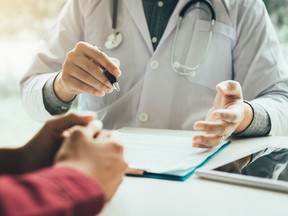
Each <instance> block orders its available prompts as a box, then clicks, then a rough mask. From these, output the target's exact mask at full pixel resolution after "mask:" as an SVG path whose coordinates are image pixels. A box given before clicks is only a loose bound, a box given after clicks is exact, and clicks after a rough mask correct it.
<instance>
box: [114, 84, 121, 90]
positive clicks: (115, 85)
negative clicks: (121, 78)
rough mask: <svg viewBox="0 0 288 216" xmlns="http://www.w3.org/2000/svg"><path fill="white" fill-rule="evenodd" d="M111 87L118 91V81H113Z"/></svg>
mask: <svg viewBox="0 0 288 216" xmlns="http://www.w3.org/2000/svg"><path fill="white" fill-rule="evenodd" d="M113 88H114V89H115V90H116V91H120V86H119V83H118V82H115V83H114V84H113Z"/></svg>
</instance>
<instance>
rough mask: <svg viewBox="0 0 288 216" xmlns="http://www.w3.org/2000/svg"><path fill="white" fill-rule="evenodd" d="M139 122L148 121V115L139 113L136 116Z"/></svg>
mask: <svg viewBox="0 0 288 216" xmlns="http://www.w3.org/2000/svg"><path fill="white" fill-rule="evenodd" d="M138 118H139V120H140V121H141V122H147V121H148V120H149V115H148V114H147V113H144V112H143V113H140V114H139V116H138Z"/></svg>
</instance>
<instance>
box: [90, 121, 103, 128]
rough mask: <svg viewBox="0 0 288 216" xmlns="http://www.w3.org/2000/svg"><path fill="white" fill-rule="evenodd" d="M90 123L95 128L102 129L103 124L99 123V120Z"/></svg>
mask: <svg viewBox="0 0 288 216" xmlns="http://www.w3.org/2000/svg"><path fill="white" fill-rule="evenodd" d="M91 123H92V124H93V125H95V127H96V128H99V129H101V128H103V123H102V122H101V121H99V120H94V121H92V122H91Z"/></svg>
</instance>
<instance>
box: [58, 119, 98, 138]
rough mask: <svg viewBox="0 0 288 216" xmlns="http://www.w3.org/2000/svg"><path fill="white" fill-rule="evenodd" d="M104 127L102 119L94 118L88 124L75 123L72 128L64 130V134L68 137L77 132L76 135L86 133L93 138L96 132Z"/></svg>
mask: <svg viewBox="0 0 288 216" xmlns="http://www.w3.org/2000/svg"><path fill="white" fill-rule="evenodd" d="M102 127H103V124H102V122H101V121H99V120H93V121H91V122H90V123H89V124H88V125H87V126H80V125H75V126H73V127H71V128H68V129H67V130H65V131H64V132H63V136H64V137H65V138H67V137H69V136H71V135H72V134H74V135H75V134H76V135H75V136H77V135H78V136H79V134H85V135H86V136H87V137H90V138H93V137H94V136H95V134H96V133H98V132H99V131H100V130H101V129H102Z"/></svg>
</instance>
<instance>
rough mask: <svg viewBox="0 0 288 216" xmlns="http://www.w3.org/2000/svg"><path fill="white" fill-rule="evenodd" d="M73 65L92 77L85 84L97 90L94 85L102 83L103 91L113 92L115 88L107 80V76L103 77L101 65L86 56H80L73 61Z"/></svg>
mask: <svg viewBox="0 0 288 216" xmlns="http://www.w3.org/2000/svg"><path fill="white" fill-rule="evenodd" d="M73 63H74V64H75V65H76V66H77V67H79V68H81V69H82V70H83V71H85V72H86V73H88V74H89V75H90V76H91V77H90V79H85V82H88V83H89V85H91V86H93V87H95V88H96V87H97V86H94V83H95V84H98V83H99V82H100V83H101V84H102V86H103V87H102V88H101V89H103V91H106V92H107V91H109V90H112V88H113V87H112V85H111V83H110V82H109V80H108V79H107V78H106V76H104V75H103V71H102V69H101V67H100V65H99V64H98V63H96V62H95V61H94V60H92V59H88V58H87V57H86V56H78V57H77V58H75V59H74V60H73ZM77 74H79V73H77ZM81 80H82V79H81ZM89 81H90V82H89ZM98 85H99V84H98ZM105 87H106V88H105ZM104 88H105V89H104Z"/></svg>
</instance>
